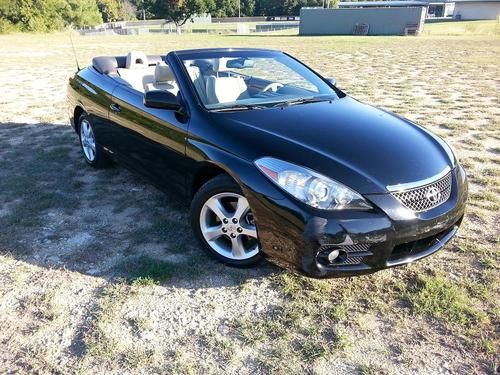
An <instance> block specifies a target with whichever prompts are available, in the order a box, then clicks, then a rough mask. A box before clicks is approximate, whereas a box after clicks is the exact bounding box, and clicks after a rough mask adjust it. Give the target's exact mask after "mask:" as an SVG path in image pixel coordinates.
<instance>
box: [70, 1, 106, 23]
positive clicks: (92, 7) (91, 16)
mask: <svg viewBox="0 0 500 375" xmlns="http://www.w3.org/2000/svg"><path fill="white" fill-rule="evenodd" d="M66 1H67V3H68V7H67V10H66V14H65V15H64V19H65V21H66V22H67V23H68V24H71V25H76V26H95V25H98V24H100V23H102V16H101V13H100V12H99V9H98V8H97V3H96V2H95V0H66Z"/></svg>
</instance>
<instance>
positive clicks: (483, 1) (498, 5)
mask: <svg viewBox="0 0 500 375" xmlns="http://www.w3.org/2000/svg"><path fill="white" fill-rule="evenodd" d="M453 18H454V19H461V20H498V19H500V0H455V9H454V10H453Z"/></svg>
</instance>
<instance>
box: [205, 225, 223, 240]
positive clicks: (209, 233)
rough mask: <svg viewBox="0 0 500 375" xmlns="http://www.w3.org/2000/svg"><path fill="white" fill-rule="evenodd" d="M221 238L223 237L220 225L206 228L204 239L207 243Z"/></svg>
mask: <svg viewBox="0 0 500 375" xmlns="http://www.w3.org/2000/svg"><path fill="white" fill-rule="evenodd" d="M221 236H224V233H223V232H222V225H219V226H216V227H208V228H207V229H206V230H205V238H206V239H207V241H214V240H216V239H217V238H219V237H221Z"/></svg>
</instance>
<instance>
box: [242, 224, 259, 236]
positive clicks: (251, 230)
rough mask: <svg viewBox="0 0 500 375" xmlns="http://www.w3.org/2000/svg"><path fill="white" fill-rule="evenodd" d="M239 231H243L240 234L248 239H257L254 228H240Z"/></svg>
mask: <svg viewBox="0 0 500 375" xmlns="http://www.w3.org/2000/svg"><path fill="white" fill-rule="evenodd" d="M241 229H242V230H243V231H242V232H241V234H244V235H246V236H248V237H252V238H257V229H256V228H255V227H244V226H242V227H241Z"/></svg>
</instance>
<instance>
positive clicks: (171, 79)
mask: <svg viewBox="0 0 500 375" xmlns="http://www.w3.org/2000/svg"><path fill="white" fill-rule="evenodd" d="M246 62H251V61H240V59H230V58H225V57H221V58H217V59H198V60H187V61H184V64H185V67H186V70H187V72H188V74H189V76H190V78H191V80H192V82H193V85H194V87H195V89H196V91H197V92H198V95H199V96H200V99H201V101H202V102H203V103H204V104H205V105H209V106H211V105H217V104H222V103H231V102H235V101H237V100H242V99H251V98H263V97H272V96H275V95H279V94H278V93H281V94H292V93H293V94H304V93H306V92H305V91H304V90H303V89H300V88H298V87H292V86H288V85H285V86H284V85H283V84H281V83H279V82H273V81H269V80H264V79H260V78H256V77H252V76H248V75H244V74H241V73H239V72H238V71H241V68H243V67H246V66H244V64H245V63H246ZM92 63H93V66H94V68H95V69H96V70H97V71H99V72H101V73H104V74H107V75H109V76H111V77H113V78H114V79H116V80H118V81H120V82H121V83H122V84H125V85H128V86H130V87H131V88H133V89H134V90H136V91H138V92H140V93H145V92H148V91H152V90H166V91H169V92H171V93H173V94H174V95H177V93H178V92H179V87H178V85H177V82H176V80H175V76H174V74H173V72H172V70H171V69H170V67H169V66H168V65H167V64H166V63H165V61H164V59H163V58H162V57H161V56H148V55H146V54H145V53H144V52H141V51H131V52H129V53H128V54H127V56H116V57H113V56H101V57H96V58H94V59H93V61H92Z"/></svg>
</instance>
